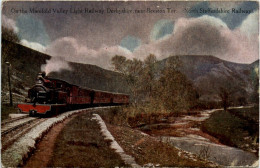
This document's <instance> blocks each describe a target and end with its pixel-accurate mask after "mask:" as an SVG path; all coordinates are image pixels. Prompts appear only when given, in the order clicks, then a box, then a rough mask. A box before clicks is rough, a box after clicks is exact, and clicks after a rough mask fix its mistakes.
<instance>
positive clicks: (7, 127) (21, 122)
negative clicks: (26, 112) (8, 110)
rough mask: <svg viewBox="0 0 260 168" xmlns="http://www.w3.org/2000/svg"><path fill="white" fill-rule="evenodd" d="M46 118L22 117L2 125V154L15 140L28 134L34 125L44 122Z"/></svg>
mask: <svg viewBox="0 0 260 168" xmlns="http://www.w3.org/2000/svg"><path fill="white" fill-rule="evenodd" d="M45 120H46V118H33V117H29V116H25V117H24V116H23V117H19V118H16V119H14V120H9V121H7V122H5V123H2V124H1V126H2V129H1V138H2V152H3V151H5V150H6V149H7V148H8V147H9V146H10V145H12V144H13V143H14V142H15V141H16V140H18V139H19V138H20V137H22V136H23V135H24V134H26V133H27V132H29V131H30V130H31V129H32V128H34V127H35V126H36V125H38V124H40V123H41V122H43V121H45Z"/></svg>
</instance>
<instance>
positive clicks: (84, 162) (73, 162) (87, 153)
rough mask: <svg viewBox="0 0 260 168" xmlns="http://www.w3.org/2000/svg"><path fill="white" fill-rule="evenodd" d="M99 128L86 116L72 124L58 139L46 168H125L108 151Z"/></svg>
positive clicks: (116, 156)
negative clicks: (117, 167)
mask: <svg viewBox="0 0 260 168" xmlns="http://www.w3.org/2000/svg"><path fill="white" fill-rule="evenodd" d="M109 145H110V142H109V141H107V140H104V137H103V136H102V135H101V133H100V128H99V125H98V124H97V122H96V121H94V120H91V114H89V113H86V114H82V115H79V116H77V117H75V118H74V119H73V120H71V121H70V122H69V123H68V124H67V125H66V126H65V127H64V129H63V130H62V131H61V132H60V134H59V135H58V137H57V140H56V142H55V146H54V150H53V151H55V152H54V154H53V156H52V158H51V159H50V162H49V163H48V166H49V167H116V166H119V167H122V166H127V165H125V164H124V162H123V161H122V160H121V158H120V156H119V155H118V154H116V153H115V152H114V151H113V150H111V149H110V148H109Z"/></svg>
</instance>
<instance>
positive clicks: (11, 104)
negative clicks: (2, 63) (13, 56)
mask: <svg viewBox="0 0 260 168" xmlns="http://www.w3.org/2000/svg"><path fill="white" fill-rule="evenodd" d="M6 64H7V67H8V69H7V70H8V84H9V97H10V106H13V97H12V89H11V77H10V67H11V64H10V63H9V62H6Z"/></svg>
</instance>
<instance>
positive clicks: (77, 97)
mask: <svg viewBox="0 0 260 168" xmlns="http://www.w3.org/2000/svg"><path fill="white" fill-rule="evenodd" d="M28 98H29V103H23V104H18V109H19V111H20V112H22V113H29V115H30V116H35V115H38V114H44V115H53V114H57V113H60V112H62V111H66V110H72V109H80V108H86V107H91V106H105V105H123V104H128V103H129V95H127V94H121V93H112V92H105V91H100V90H94V89H88V88H83V87H80V86H77V85H73V84H69V83H68V82H65V81H63V80H60V79H55V78H51V77H48V76H46V74H45V72H42V73H39V74H38V77H37V80H36V84H35V85H34V86H33V87H32V88H31V89H29V91H28Z"/></svg>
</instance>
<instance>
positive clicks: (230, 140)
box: [201, 107, 259, 153]
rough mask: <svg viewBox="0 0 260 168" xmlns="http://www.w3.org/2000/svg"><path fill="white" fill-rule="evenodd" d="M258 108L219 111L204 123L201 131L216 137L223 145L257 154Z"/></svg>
mask: <svg viewBox="0 0 260 168" xmlns="http://www.w3.org/2000/svg"><path fill="white" fill-rule="evenodd" d="M256 112H257V113H258V108H255V107H254V108H247V109H235V110H231V111H229V110H228V111H223V110H222V111H217V112H215V113H213V114H212V115H211V116H210V118H209V119H207V120H206V121H204V122H203V123H202V125H201V129H202V130H203V131H204V132H207V133H208V134H210V135H212V136H214V137H216V138H218V139H219V141H220V142H221V143H223V144H226V145H229V146H233V147H237V148H241V149H243V150H247V151H251V152H254V153H256V151H258V150H259V147H258V141H259V138H258V134H259V128H258V123H257V122H252V120H255V121H256V120H257V119H258V115H256ZM249 116H250V117H249Z"/></svg>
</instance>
